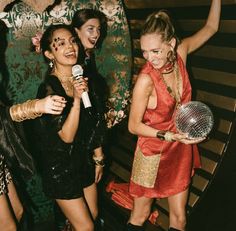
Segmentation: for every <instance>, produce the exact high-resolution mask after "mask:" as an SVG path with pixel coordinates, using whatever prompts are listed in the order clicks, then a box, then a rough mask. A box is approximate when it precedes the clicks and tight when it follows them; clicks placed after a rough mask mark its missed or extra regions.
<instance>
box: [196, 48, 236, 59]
mask: <svg viewBox="0 0 236 231" xmlns="http://www.w3.org/2000/svg"><path fill="white" fill-rule="evenodd" d="M194 55H199V56H204V57H210V58H217V59H219V58H220V59H224V60H230V61H236V48H233V47H218V46H203V47H202V48H200V49H199V50H198V51H196V52H195V53H194Z"/></svg>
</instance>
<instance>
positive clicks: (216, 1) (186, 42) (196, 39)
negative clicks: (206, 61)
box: [178, 0, 221, 61]
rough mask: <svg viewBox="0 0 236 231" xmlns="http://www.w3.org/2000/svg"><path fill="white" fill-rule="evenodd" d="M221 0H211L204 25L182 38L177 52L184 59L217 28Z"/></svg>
mask: <svg viewBox="0 0 236 231" xmlns="http://www.w3.org/2000/svg"><path fill="white" fill-rule="evenodd" d="M220 11H221V0H212V3H211V8H210V11H209V14H208V18H207V21H206V23H205V25H204V26H203V27H202V28H201V29H200V30H199V31H198V32H196V33H195V34H194V35H192V36H190V37H187V38H185V39H183V41H182V43H181V44H180V45H179V47H178V53H179V54H180V56H181V57H182V59H183V60H184V61H186V57H187V55H188V54H189V53H191V52H193V51H195V50H196V49H198V48H199V47H201V46H202V45H203V44H204V43H205V42H207V40H209V39H210V38H211V37H212V36H213V35H214V34H215V33H216V32H217V31H218V28H219V22H220Z"/></svg>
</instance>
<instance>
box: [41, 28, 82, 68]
mask: <svg viewBox="0 0 236 231" xmlns="http://www.w3.org/2000/svg"><path fill="white" fill-rule="evenodd" d="M50 48H51V51H46V52H45V56H46V57H48V58H49V59H51V60H52V59H53V60H54V64H55V66H56V67H58V66H72V65H74V64H76V62H77V57H78V45H77V43H76V40H75V37H74V36H73V35H72V34H71V32H70V31H69V30H67V29H65V28H60V29H58V30H55V31H54V32H53V35H52V39H51V44H50Z"/></svg>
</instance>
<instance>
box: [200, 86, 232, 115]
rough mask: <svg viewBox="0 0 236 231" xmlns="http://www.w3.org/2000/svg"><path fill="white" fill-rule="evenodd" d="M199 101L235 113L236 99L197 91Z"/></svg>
mask: <svg viewBox="0 0 236 231" xmlns="http://www.w3.org/2000/svg"><path fill="white" fill-rule="evenodd" d="M216 99H217V100H216ZM197 100H199V101H204V102H208V103H211V104H212V105H214V106H216V107H220V108H224V109H226V110H229V111H234V112H235V108H236V99H233V98H230V97H226V96H222V95H217V94H213V93H209V92H206V91H201V90H197Z"/></svg>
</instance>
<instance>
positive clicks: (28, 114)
mask: <svg viewBox="0 0 236 231" xmlns="http://www.w3.org/2000/svg"><path fill="white" fill-rule="evenodd" d="M37 101H38V99H34V100H28V101H26V102H25V103H22V104H16V105H13V106H11V108H10V115H11V118H12V120H13V121H16V122H21V121H23V120H25V119H35V118H37V117H39V116H41V115H42V113H38V112H36V109H35V105H36V102H37Z"/></svg>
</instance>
